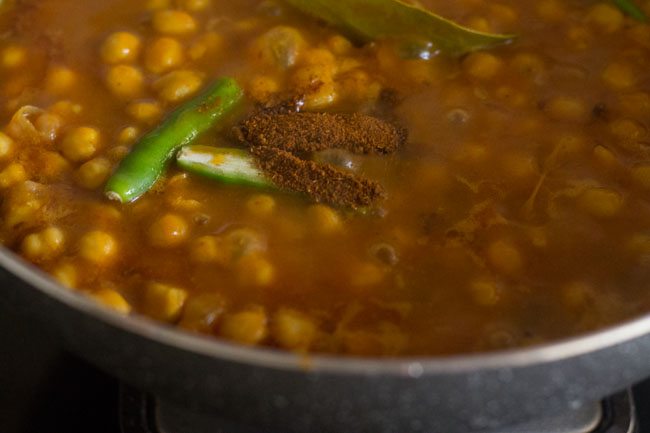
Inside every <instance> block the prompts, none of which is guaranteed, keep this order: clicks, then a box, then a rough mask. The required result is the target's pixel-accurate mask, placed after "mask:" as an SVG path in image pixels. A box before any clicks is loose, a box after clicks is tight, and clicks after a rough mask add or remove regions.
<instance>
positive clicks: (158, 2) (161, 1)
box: [146, 0, 172, 11]
mask: <svg viewBox="0 0 650 433" xmlns="http://www.w3.org/2000/svg"><path fill="white" fill-rule="evenodd" d="M171 4H172V2H171V0H147V5H146V8H147V9H148V10H150V11H155V10H158V9H168V8H169V7H170V6H171Z"/></svg>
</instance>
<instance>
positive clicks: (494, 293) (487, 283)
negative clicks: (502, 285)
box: [469, 279, 500, 307]
mask: <svg viewBox="0 0 650 433" xmlns="http://www.w3.org/2000/svg"><path fill="white" fill-rule="evenodd" d="M469 288H470V294H471V296H472V299H473V300H474V302H476V303H477V304H478V305H481V306H483V307H491V306H494V305H496V304H498V303H499V298H500V290H499V287H498V286H497V284H496V283H495V282H494V281H493V280H491V279H478V280H475V281H472V283H471V284H470V287H469Z"/></svg>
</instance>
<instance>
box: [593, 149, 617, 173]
mask: <svg viewBox="0 0 650 433" xmlns="http://www.w3.org/2000/svg"><path fill="white" fill-rule="evenodd" d="M592 154H593V158H594V159H595V160H596V162H597V163H598V164H599V165H600V166H602V167H604V168H606V169H608V170H613V169H616V168H619V167H620V166H621V162H620V161H619V159H618V157H617V156H616V155H615V154H614V152H612V151H611V150H609V149H608V148H606V147H605V146H602V145H600V144H599V145H598V146H596V147H594V150H593V151H592Z"/></svg>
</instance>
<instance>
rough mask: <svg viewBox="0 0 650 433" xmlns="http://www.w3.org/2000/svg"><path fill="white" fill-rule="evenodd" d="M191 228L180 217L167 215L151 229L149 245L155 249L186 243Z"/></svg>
mask: <svg viewBox="0 0 650 433" xmlns="http://www.w3.org/2000/svg"><path fill="white" fill-rule="evenodd" d="M189 233H190V228H189V226H188V224H187V221H185V218H183V217H182V216H180V215H176V214H171V213H168V214H165V215H163V216H162V217H160V218H158V219H157V220H156V221H154V223H153V224H152V225H151V227H149V231H148V237H149V243H150V244H151V245H153V246H155V247H161V248H171V247H175V246H177V245H180V244H182V243H183V242H185V240H186V239H187V237H188V236H189Z"/></svg>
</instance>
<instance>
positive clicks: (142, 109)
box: [126, 101, 162, 124]
mask: <svg viewBox="0 0 650 433" xmlns="http://www.w3.org/2000/svg"><path fill="white" fill-rule="evenodd" d="M126 112H127V113H128V114H129V116H131V117H132V118H133V119H134V120H137V121H138V122H142V123H147V124H153V123H156V122H157V121H158V119H160V117H161V116H162V108H161V107H160V104H159V103H157V102H153V101H136V102H132V103H130V104H129V105H128V106H127V107H126Z"/></svg>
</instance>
